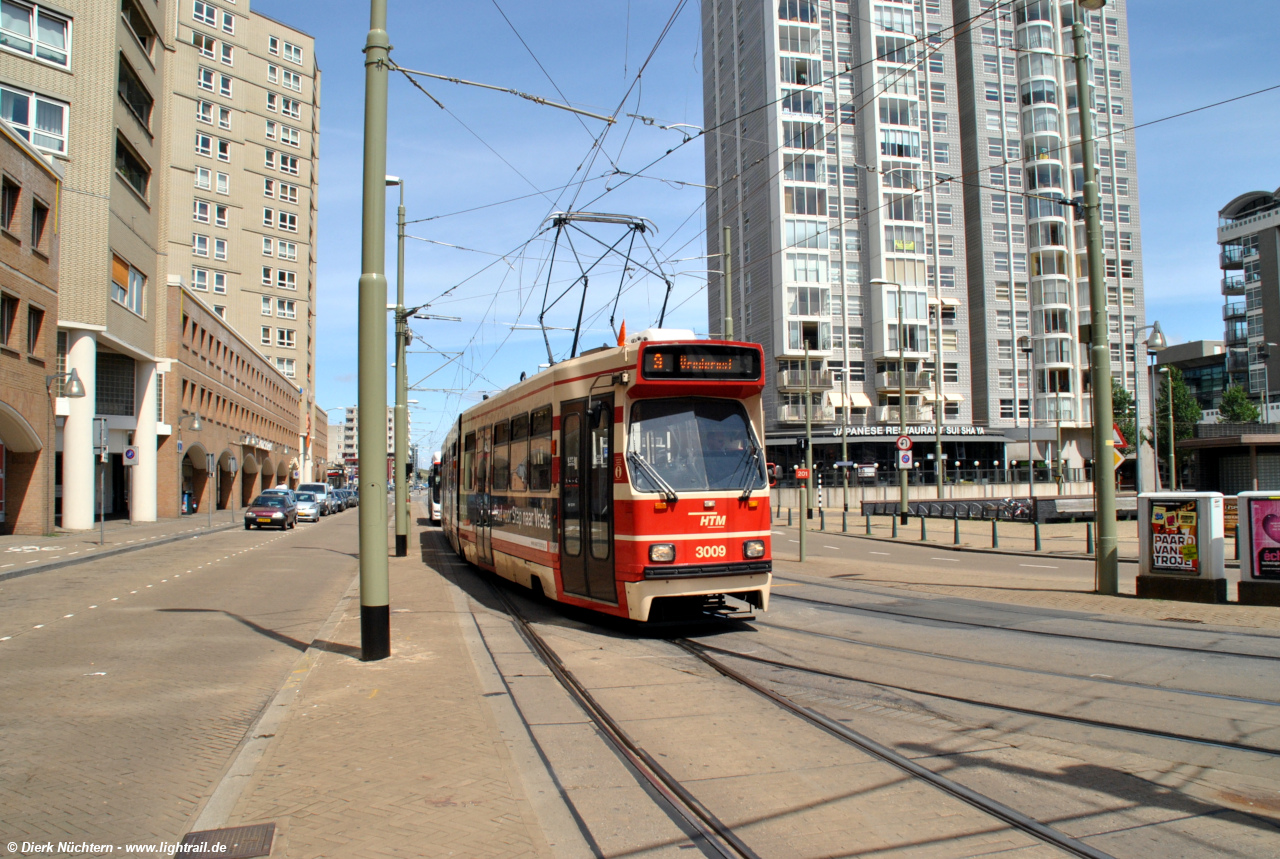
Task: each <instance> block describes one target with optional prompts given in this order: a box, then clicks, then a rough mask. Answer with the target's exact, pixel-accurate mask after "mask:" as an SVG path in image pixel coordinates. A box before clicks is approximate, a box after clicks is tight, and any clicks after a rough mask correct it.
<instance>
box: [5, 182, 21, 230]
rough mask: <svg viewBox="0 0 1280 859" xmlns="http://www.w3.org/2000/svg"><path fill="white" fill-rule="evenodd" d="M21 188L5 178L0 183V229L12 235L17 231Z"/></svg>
mask: <svg viewBox="0 0 1280 859" xmlns="http://www.w3.org/2000/svg"><path fill="white" fill-rule="evenodd" d="M21 195H22V187H21V186H20V185H18V184H16V183H14V182H10V181H9V180H8V179H7V178H6V179H4V180H3V181H0V227H3V228H4V229H5V230H6V231H8V232H10V233H12V232H14V231H15V230H17V229H18V197H20V196H21Z"/></svg>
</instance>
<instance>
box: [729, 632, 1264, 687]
mask: <svg viewBox="0 0 1280 859" xmlns="http://www.w3.org/2000/svg"><path fill="white" fill-rule="evenodd" d="M753 625H754V626H757V627H761V626H763V627H766V628H768V629H778V630H782V631H784V632H794V633H796V634H797V635H807V636H811V637H813V638H825V639H827V640H828V641H842V642H845V643H847V644H852V645H855V646H857V647H868V648H871V649H873V650H888V651H892V652H894V653H907V654H911V655H913V656H924V657H928V658H930V659H942V660H946V661H947V662H962V663H964V664H966V665H984V666H987V667H988V668H998V669H1001V670H1004V671H1017V672H1021V673H1023V674H1039V675H1041V676H1044V677H1060V678H1062V679H1064V680H1080V681H1083V682H1087V683H1103V684H1110V685H1112V686H1127V687H1130V688H1133V689H1146V690H1148V691H1151V692H1168V693H1170V694H1173V695H1192V696H1195V697H1197V698H1213V699H1215V700H1219V701H1233V702H1235V703H1237V704H1257V705H1259V706H1263V707H1280V701H1273V700H1270V699H1267V698H1245V697H1242V696H1240V695H1227V694H1225V693H1222V692H1202V691H1200V690H1197V689H1181V688H1178V687H1176V686H1156V685H1153V684H1151V683H1139V682H1137V681H1136V680H1117V679H1116V678H1114V677H1094V676H1092V675H1084V674H1068V673H1066V672H1064V671H1049V670H1047V669H1044V668H1028V667H1027V666H1025V665H1010V664H1008V663H1006V662H991V661H990V660H987V659H974V658H973V657H970V656H953V655H950V654H946V653H935V652H931V651H928V650H916V649H914V648H911V647H899V646H897V645H894V644H878V643H872V642H870V641H862V640H860V639H857V638H849V637H848V636H845V635H836V634H835V633H831V632H819V631H818V630H816V629H803V628H802V627H798V626H787V625H786V624H782V623H773V622H772V621H766V620H756V621H753Z"/></svg>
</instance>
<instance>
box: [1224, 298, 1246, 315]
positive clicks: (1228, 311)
mask: <svg viewBox="0 0 1280 859" xmlns="http://www.w3.org/2000/svg"><path fill="white" fill-rule="evenodd" d="M1247 310H1248V306H1247V305H1246V303H1245V302H1243V301H1228V302H1227V303H1226V304H1224V305H1222V318H1223V319H1234V318H1236V317H1238V316H1244V315H1245V313H1246V312H1247Z"/></svg>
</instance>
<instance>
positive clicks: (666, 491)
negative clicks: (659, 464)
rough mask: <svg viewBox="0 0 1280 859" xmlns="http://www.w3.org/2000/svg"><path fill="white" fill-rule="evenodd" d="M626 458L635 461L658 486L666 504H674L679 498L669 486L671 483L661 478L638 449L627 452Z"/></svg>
mask: <svg viewBox="0 0 1280 859" xmlns="http://www.w3.org/2000/svg"><path fill="white" fill-rule="evenodd" d="M627 459H628V460H630V461H631V462H633V463H635V465H636V466H637V467H639V469H640V470H641V471H643V472H644V473H645V474H646V475H647V476H648V478H649V479H650V480H652V481H653V482H654V484H655V485H656V486H657V487H658V491H660V492H661V493H662V500H663V501H666V502H667V503H668V504H674V503H675V502H677V501H679V500H680V498H679V496H677V495H676V491H675V490H674V489H672V488H671V484H670V483H667V481H665V480H663V479H662V475H661V474H659V473H658V470H657V469H656V468H654V467H653V466H652V465H651V464H650V463H649V460H647V459H645V458H644V457H643V456H641V455H640V453H639V452H638V451H634V450H633V451H631V452H630V453H628V454H627Z"/></svg>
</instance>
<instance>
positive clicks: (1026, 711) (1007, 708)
mask: <svg viewBox="0 0 1280 859" xmlns="http://www.w3.org/2000/svg"><path fill="white" fill-rule="evenodd" d="M695 646H696V647H699V648H702V649H704V650H708V651H711V652H714V653H721V654H724V655H725V656H732V657H734V658H735V659H742V660H744V661H746V662H755V663H757V664H759V665H769V666H771V667H774V668H783V669H786V670H789V671H799V672H802V673H804V674H815V675H817V676H819V677H830V678H832V679H834V680H847V681H849V682H851V683H863V684H865V685H867V686H877V687H879V688H881V689H892V690H894V691H895V692H907V693H910V694H912V695H926V696H928V697H930V698H939V699H941V700H943V701H954V702H956V703H959V704H970V705H972V706H975V707H985V708H987V709H989V710H1003V711H1004V712H1006V713H1017V714H1019V715H1022V716H1034V717H1036V718H1040V719H1053V720H1054V721H1058V722H1069V723H1071V724H1075V725H1085V726H1087V727H1090V728H1106V729H1108V730H1113V731H1123V732H1125V733H1129V734H1141V735H1143V736H1147V737H1156V738H1157V739H1162V740H1176V741H1178V742H1183V743H1192V744H1195V745H1200V746H1213V747H1215V748H1221V749H1229V750H1231V751H1237V752H1251V753H1256V754H1263V755H1267V756H1268V757H1275V756H1276V755H1280V749H1275V748H1267V747H1266V746H1254V745H1249V744H1248V743H1233V742H1231V741H1230V740H1212V739H1206V738H1204V737H1193V736H1191V735H1190V734H1179V733H1176V732H1174V731H1161V730H1157V729H1155V728H1138V727H1134V726H1132V725H1121V724H1119V723H1117V722H1106V721H1103V720H1101V719H1088V718H1085V717H1083V716H1064V715H1062V714H1059V713H1046V712H1044V711H1043V710H1032V709H1030V708H1028V707H1015V706H1014V705H1012V704H993V703H991V702H990V701H978V700H976V699H974V698H965V697H962V696H959V695H948V694H947V693H945V692H930V691H929V690H927V689H917V688H914V687H912V686H902V685H899V684H896V683H885V682H882V681H879V680H867V679H865V678H862V677H854V676H852V675H850V674H841V673H840V672H838V671H827V670H825V669H822V668H811V667H809V666H806V665H796V664H794V663H791V662H783V661H781V660H777V659H768V658H766V657H763V656H752V655H750V654H746V653H739V652H737V651H734V650H726V649H725V648H723V647H716V646H714V645H711V644H702V643H700V642H699V643H696V645H695Z"/></svg>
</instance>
